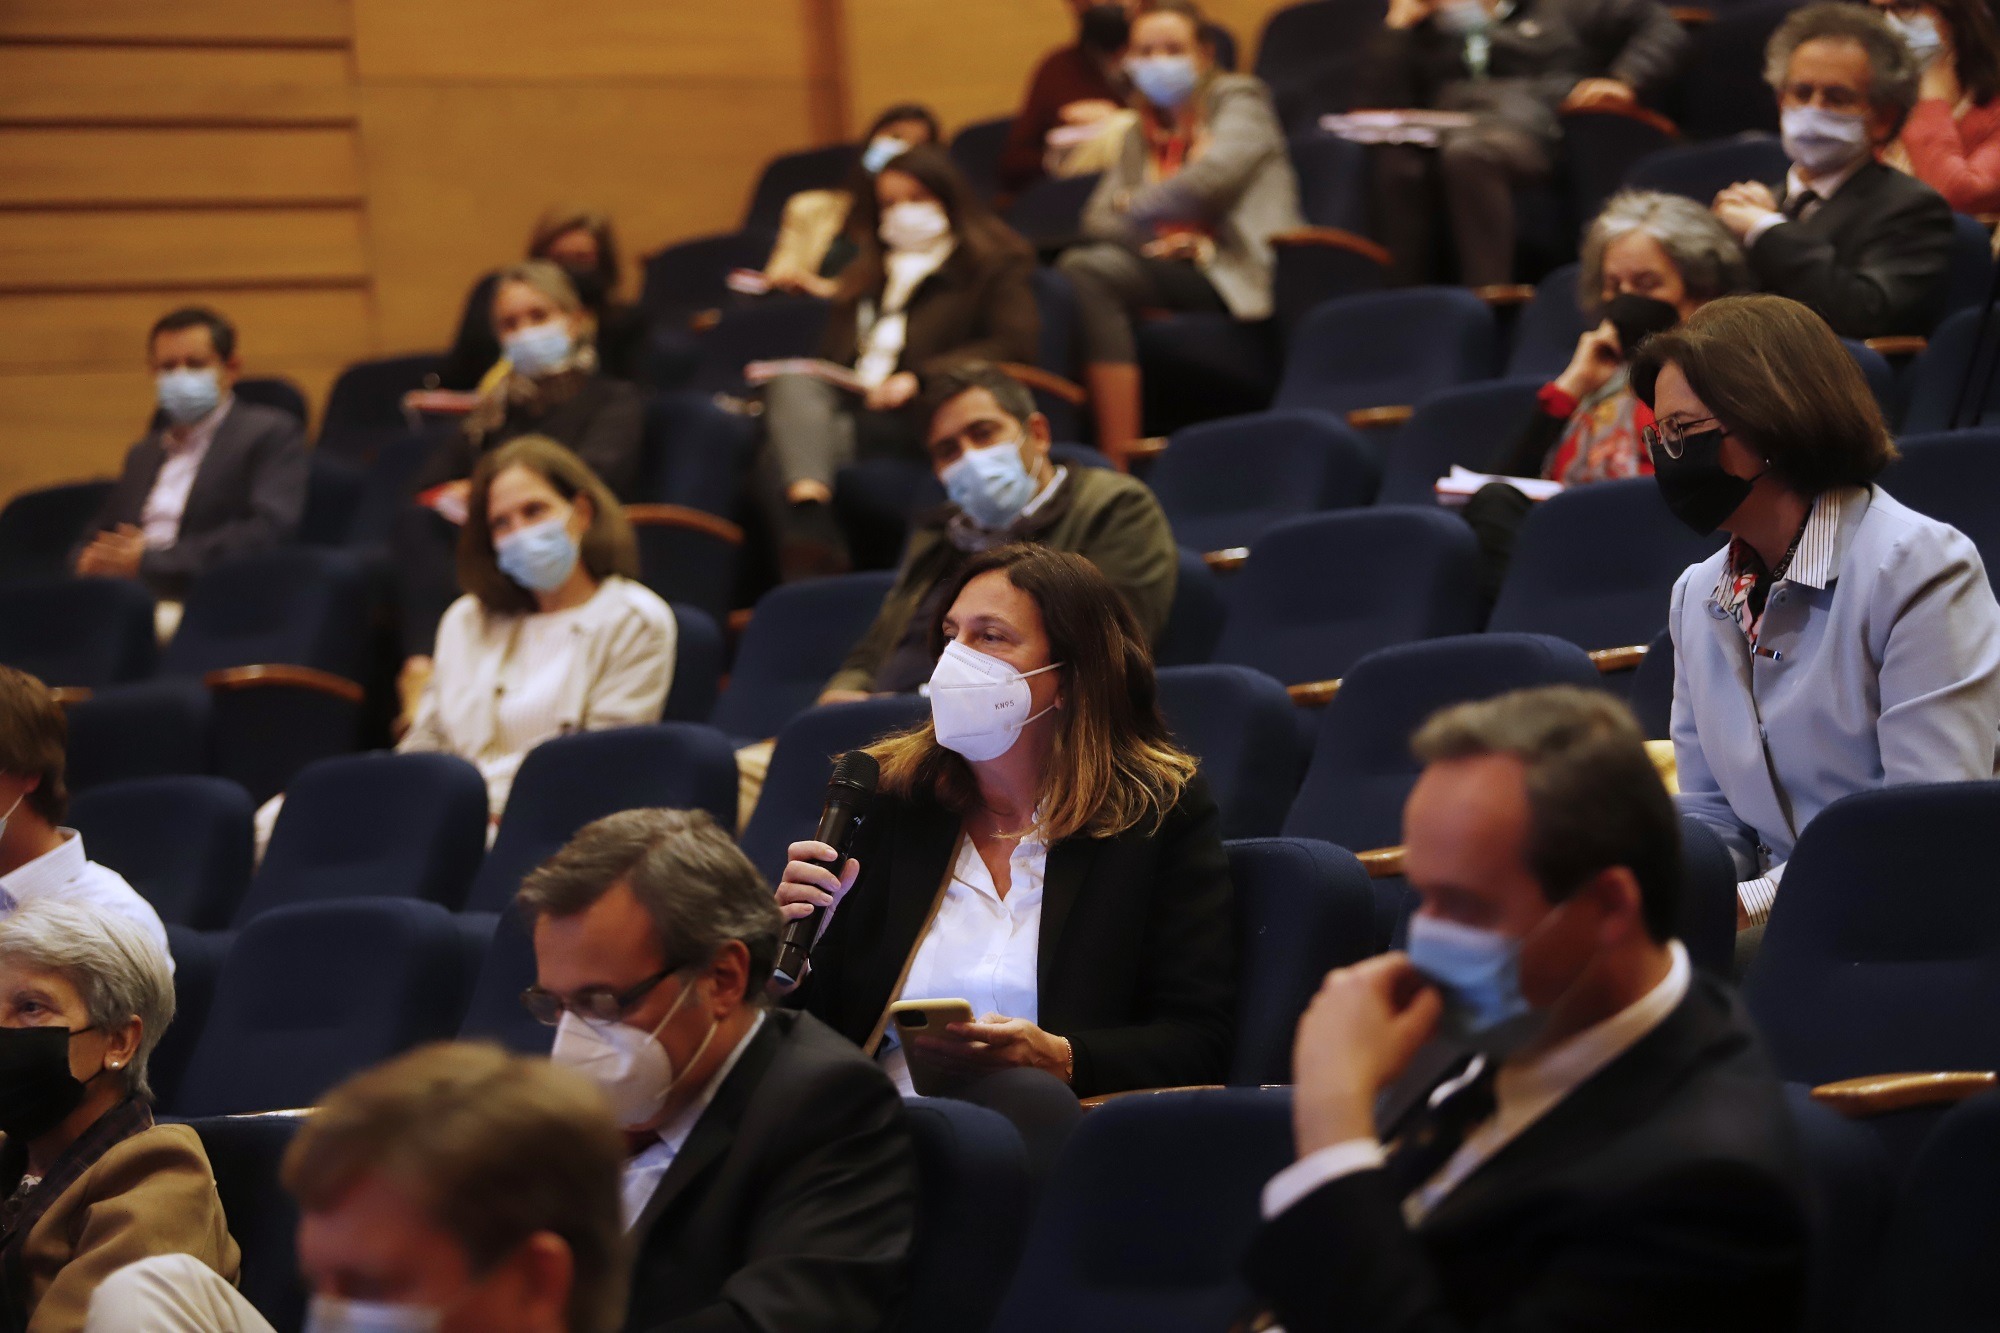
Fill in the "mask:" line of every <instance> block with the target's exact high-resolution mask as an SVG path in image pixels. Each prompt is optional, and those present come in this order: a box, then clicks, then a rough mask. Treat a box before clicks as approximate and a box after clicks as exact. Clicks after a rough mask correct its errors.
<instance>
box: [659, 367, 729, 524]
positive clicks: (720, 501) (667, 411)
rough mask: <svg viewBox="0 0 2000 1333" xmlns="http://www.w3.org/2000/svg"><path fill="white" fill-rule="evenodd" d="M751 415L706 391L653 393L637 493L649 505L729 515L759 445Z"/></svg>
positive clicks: (724, 516) (722, 516) (725, 516)
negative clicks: (730, 408)
mask: <svg viewBox="0 0 2000 1333" xmlns="http://www.w3.org/2000/svg"><path fill="white" fill-rule="evenodd" d="M756 441H757V423H756V421H755V420H754V419H753V418H750V417H744V416H738V415H737V414H735V413H733V412H725V411H723V410H722V409H721V408H720V407H717V406H716V405H715V403H714V402H713V401H712V400H711V399H710V398H709V396H708V395H707V394H702V393H695V392H692V391H689V390H679V391H675V392H671V393H656V394H653V395H652V396H651V397H650V398H648V399H647V402H646V424H645V430H644V434H643V435H642V436H641V445H640V447H641V450H642V452H643V454H644V460H643V465H642V467H641V469H640V478H639V484H638V486H637V487H636V488H635V490H634V494H635V495H636V496H638V498H639V499H641V500H644V501H646V502H647V503H649V504H674V505H686V506H687V507H688V508H690V509H701V510H705V511H707V512H708V513H711V514H714V515H716V516H717V517H718V518H728V517H730V516H731V515H733V514H734V513H735V512H736V504H737V499H738V497H739V496H740V495H741V493H742V489H743V473H744V470H745V469H746V468H747V467H748V466H749V464H750V455H751V453H752V451H753V450H754V448H755V446H756Z"/></svg>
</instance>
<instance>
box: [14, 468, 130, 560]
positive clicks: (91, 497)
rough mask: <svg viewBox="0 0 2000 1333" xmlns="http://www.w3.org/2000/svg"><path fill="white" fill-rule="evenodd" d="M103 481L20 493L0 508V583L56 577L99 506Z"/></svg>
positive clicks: (105, 494) (106, 492) (107, 491)
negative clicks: (3, 581) (11, 580)
mask: <svg viewBox="0 0 2000 1333" xmlns="http://www.w3.org/2000/svg"><path fill="white" fill-rule="evenodd" d="M112 485H113V483H112V482H109V481H72V482H67V483H64V484H63V485H60V486H44V487H41V488H39V489H37V490H32V491H22V492H21V493H20V494H18V495H16V496H14V497H13V498H12V499H10V500H8V501H7V504H6V506H5V507H4V508H0V580H7V579H28V578H41V579H46V578H60V577H62V576H63V575H65V574H67V573H69V567H70V566H69V557H70V552H71V551H73V550H75V549H76V546H77V544H78V543H79V542H81V541H82V540H83V534H84V532H85V531H86V530H87V529H88V528H89V527H90V524H91V521H92V520H93V519H95V518H96V517H97V515H98V512H99V511H100V510H102V509H103V508H104V502H105V501H106V500H107V499H109V498H110V497H111V487H112Z"/></svg>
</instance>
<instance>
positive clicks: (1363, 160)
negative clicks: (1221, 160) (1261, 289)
mask: <svg viewBox="0 0 2000 1333" xmlns="http://www.w3.org/2000/svg"><path fill="white" fill-rule="evenodd" d="M1372 7H1373V6H1372V5H1370V4H1359V5H1352V6H1350V5H1349V4H1348V0H1308V3H1306V4H1304V5H1296V6H1294V8H1296V9H1326V10H1332V9H1346V10H1348V11H1349V12H1350V13H1351V12H1354V11H1357V10H1359V11H1364V12H1365V11H1366V10H1367V9H1369V8H1372ZM1272 18H1273V19H1274V20H1275V19H1276V18H1277V15H1273V16H1272ZM1374 21H1375V22H1377V23H1379V22H1380V20H1379V19H1377V20H1374ZM1321 54H1322V55H1323V54H1324V51H1322V52H1321ZM1273 91H1274V92H1276V90H1275V89H1273ZM1278 96H1279V97H1280V98H1281V99H1282V98H1283V96H1284V94H1282V93H1280V94H1278ZM1296 101H1297V102H1298V103H1302V104H1307V105H1310V104H1311V103H1312V102H1315V101H1326V102H1340V103H1342V104H1343V105H1341V106H1337V107H1332V108H1330V109H1331V110H1335V111H1343V110H1345V109H1346V107H1345V105H1344V103H1345V102H1346V101H1347V89H1346V87H1345V86H1341V87H1338V88H1320V89H1317V90H1315V91H1309V92H1306V93H1303V94H1301V95H1300V96H1298V97H1297V99H1296ZM1308 114H1309V115H1310V121H1309V122H1307V123H1299V122H1295V121H1292V120H1290V119H1287V120H1286V122H1285V123H1286V124H1287V125H1288V126H1290V127H1291V130H1292V136H1291V138H1290V139H1288V140H1286V142H1285V149H1286V153H1287V155H1288V156H1289V157H1290V158H1291V159H1292V174H1293V175H1295V176H1297V177H1298V180H1299V212H1301V213H1303V214H1304V215H1305V219H1306V221H1307V222H1308V223H1309V224H1311V225H1312V226H1315V227H1335V228H1338V229H1339V230H1341V231H1346V232H1352V233H1354V234H1355V235H1357V236H1365V235H1367V234H1368V147H1367V145H1365V144H1358V143H1350V142H1349V141H1347V140H1346V139H1343V138H1341V137H1340V136H1338V135H1334V134H1326V133H1323V132H1322V131H1320V130H1319V129H1318V123H1319V115H1318V114H1317V113H1308ZM1281 262H1282V261H1281ZM1275 294H1276V293H1274V295H1275Z"/></svg>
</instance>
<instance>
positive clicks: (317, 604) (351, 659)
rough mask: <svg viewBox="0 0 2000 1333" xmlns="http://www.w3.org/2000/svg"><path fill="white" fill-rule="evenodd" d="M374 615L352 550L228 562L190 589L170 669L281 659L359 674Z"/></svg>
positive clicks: (165, 668) (165, 659)
mask: <svg viewBox="0 0 2000 1333" xmlns="http://www.w3.org/2000/svg"><path fill="white" fill-rule="evenodd" d="M367 619H368V605H367V591H366V581H365V578H364V576H363V574H362V571H361V566H360V565H359V564H358V563H357V562H356V561H355V559H354V558H353V557H352V556H349V555H346V554H343V553H340V552H335V551H322V550H315V549H312V548H309V547H300V546H293V547H282V548H280V549H278V550H275V551H265V552H262V553H260V554H258V555H254V556H244V557H241V558H240V559H236V560H229V561H225V562H224V563H222V564H220V565H217V566H216V567H215V568H214V569H211V570H210V571H209V572H208V573H206V574H204V575H202V576H201V577H200V578H198V579H196V580H195V582H194V587H193V588H192V589H191V590H190V591H189V593H188V597H187V603H186V610H185V611H184V612H183V613H182V616H181V624H180V628H179V629H178V630H177V631H175V633H174V640H173V642H172V643H171V644H169V645H168V646H167V650H166V652H165V653H164V654H163V655H162V657H161V661H160V671H161V673H162V674H163V675H170V676H189V677H199V676H201V675H203V674H205V673H207V672H210V671H214V670H216V669H218V668H221V667H234V666H251V665H255V664H260V663H273V662H282V663H287V664H290V665H293V666H306V667H316V668H318V669H319V670H321V671H330V672H332V673H333V674H335V675H337V676H346V677H347V678H348V679H350V680H353V679H358V678H359V677H360V674H361V655H362V648H363V644H364V641H365V640H366V637H367V635H366V626H367Z"/></svg>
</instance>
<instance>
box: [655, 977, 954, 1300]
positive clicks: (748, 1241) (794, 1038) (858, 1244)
mask: <svg viewBox="0 0 2000 1333" xmlns="http://www.w3.org/2000/svg"><path fill="white" fill-rule="evenodd" d="M916 1220H917V1163H916V1149H915V1147H914V1145H913V1143H912V1141H911V1138H910V1129H909V1125H908V1123H907V1122H906V1120H905V1119H904V1116H903V1103H902V1101H901V1100H900V1099H899V1098H898V1097H897V1096H896V1089H895V1086H894V1085H893V1084H892V1083H890V1081H889V1079H888V1076H887V1075H885V1074H883V1073H882V1071H881V1070H879V1069H877V1068H876V1067H875V1066H874V1065H873V1064H872V1063H870V1062H869V1061H868V1060H865V1059H863V1058H862V1055H861V1052H859V1051H857V1050H856V1049H855V1048H854V1047H853V1045H852V1044H851V1043H849V1042H846V1041H844V1040H842V1039H841V1038H840V1037H839V1036H837V1035H836V1034H834V1033H832V1032H829V1031H828V1030H827V1029H826V1027H825V1026H824V1025H823V1024H821V1023H819V1022H817V1021H816V1020H814V1019H813V1018H811V1017H810V1016H808V1015H805V1014H795V1013H788V1012H784V1011H782V1010H780V1011H774V1012H771V1013H769V1014H768V1015H767V1016H766V1017H765V1020H764V1027H763V1029H762V1030H761V1031H759V1032H758V1033H757V1035H756V1037H755V1038H753V1039H752V1040H751V1042H750V1046H749V1049H748V1050H746V1051H744V1053H743V1057H742V1059H740V1060H738V1061H737V1062H736V1068H734V1069H733V1070H731V1071H730V1073H729V1077H728V1078H727V1079H726V1080H724V1082H723V1084H722V1086H721V1088H720V1089H718V1090H717V1092H716V1094H715V1099H714V1100H713V1101H711V1102H710V1103H709V1105H708V1109H707V1110H706V1111H704V1112H703V1113H702V1116H701V1119H700V1120H698V1121H696V1122H695V1127H694V1132H693V1133H691V1134H689V1135H688V1140H687V1142H686V1143H685V1144H683V1145H682V1147H681V1150H680V1152H679V1154H677V1155H676V1156H675V1158H674V1161H673V1165H672V1166H670V1167H668V1168H667V1173H666V1175H664V1176H662V1177H661V1178H660V1183H659V1187H658V1188H657V1189H655V1190H654V1191H653V1197H652V1200H651V1201H650V1202H649V1203H647V1205H646V1211H645V1212H644V1213H642V1214H640V1217H639V1222H638V1225H637V1226H635V1227H634V1228H633V1229H632V1234H633V1236H634V1237H636V1238H638V1252H637V1255H636V1257H635V1262H634V1266H633V1273H632V1299H631V1304H630V1306H629V1307H628V1310H627V1313H626V1317H625V1327H626V1329H627V1330H629V1331H630V1333H641V1330H646V1331H648V1333H750V1330H763V1329H784V1330H787V1333H874V1330H876V1329H879V1328H882V1327H885V1326H887V1325H888V1324H889V1323H890V1321H891V1319H892V1318H893V1317H894V1315H895V1314H896V1312H897V1311H898V1310H899V1309H900V1307H901V1304H902V1300H903V1291H904V1286H905V1280H906V1268H907V1266H908V1260H909V1254H910V1245H911V1239H912V1236H913V1234H914V1231H915V1228H916Z"/></svg>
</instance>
